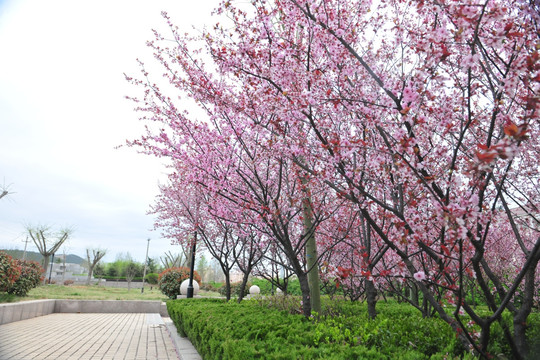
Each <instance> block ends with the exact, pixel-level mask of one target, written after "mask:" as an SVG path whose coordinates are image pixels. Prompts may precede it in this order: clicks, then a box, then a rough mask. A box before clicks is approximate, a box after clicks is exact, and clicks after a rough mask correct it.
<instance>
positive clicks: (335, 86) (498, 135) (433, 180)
mask: <svg viewBox="0 0 540 360" xmlns="http://www.w3.org/2000/svg"><path fill="white" fill-rule="evenodd" d="M216 13H217V14H218V15H223V16H224V18H225V19H226V20H225V21H224V22H223V24H221V25H220V24H217V25H216V26H215V27H214V29H213V30H212V31H205V32H204V33H203V35H202V36H200V37H192V36H189V35H182V34H179V33H178V31H177V30H176V29H175V27H174V25H173V24H172V22H171V21H170V20H169V19H168V18H167V21H168V22H169V25H170V27H171V32H172V37H173V40H174V41H173V42H169V44H171V45H167V44H168V43H167V42H166V41H165V38H164V37H163V36H162V35H160V34H156V40H155V41H154V42H151V43H150V44H149V45H150V46H151V47H152V48H153V49H154V51H155V54H156V58H157V60H158V61H159V63H160V64H161V65H162V66H163V68H164V69H165V74H164V76H165V77H166V78H167V80H168V83H167V85H172V86H173V87H174V88H176V91H179V92H180V93H181V94H183V95H185V96H188V97H191V98H192V99H194V100H196V101H197V103H198V104H200V105H201V107H202V108H203V109H205V111H206V113H207V115H208V118H209V119H208V120H207V121H196V120H195V119H194V118H192V117H191V116H189V114H188V113H186V112H183V111H182V110H180V109H181V107H179V106H180V105H179V103H178V102H177V101H176V99H173V98H172V97H170V96H166V95H165V94H164V92H162V91H161V90H160V89H159V87H158V86H157V85H155V84H154V83H152V82H151V81H150V80H149V79H148V78H147V76H148V74H147V73H146V70H144V67H143V79H142V80H133V79H131V80H132V81H133V82H134V83H135V84H138V85H141V86H143V88H144V89H145V95H144V97H143V98H142V99H135V100H136V101H138V102H139V104H140V106H139V107H138V110H140V111H141V112H143V113H147V114H150V115H149V117H148V120H152V121H155V122H158V123H163V124H165V126H164V128H162V129H159V130H157V131H156V132H154V131H152V129H151V128H149V129H148V133H147V134H146V135H145V136H143V137H142V139H140V140H137V141H134V142H132V143H131V144H132V145H140V146H142V147H143V149H144V150H143V151H146V152H148V153H151V154H154V155H158V156H168V157H170V158H171V159H172V160H173V161H175V162H178V163H181V164H182V166H188V167H190V168H191V169H194V170H193V171H192V173H191V174H190V175H188V177H189V180H190V181H192V182H193V183H198V184H201V185H203V186H204V188H205V189H206V190H207V191H208V193H209V194H210V195H211V197H212V196H214V195H215V196H214V199H215V198H216V197H219V198H220V199H227V200H228V201H229V202H230V203H231V204H236V209H250V210H252V211H253V213H254V214H256V217H255V218H254V220H253V223H254V226H256V227H257V228H258V229H260V231H261V232H262V234H265V235H268V236H269V237H271V238H272V239H274V241H275V243H276V244H277V245H278V247H279V248H280V250H281V251H283V252H284V254H286V255H287V258H288V260H289V261H290V264H291V266H292V268H293V269H294V270H295V273H296V274H297V275H298V277H299V279H300V280H301V281H300V282H301V287H302V292H303V294H304V297H303V300H304V304H306V303H308V304H309V301H310V299H309V288H308V286H307V281H306V280H305V277H306V272H305V269H304V267H305V264H304V262H303V260H302V257H301V256H300V255H301V251H299V250H302V249H303V248H304V247H305V243H306V242H305V239H307V238H309V236H310V235H311V234H312V233H313V234H316V235H317V229H318V228H319V226H320V225H321V224H322V223H323V221H326V220H327V219H328V218H329V217H330V216H329V213H331V212H333V210H331V209H333V208H334V202H333V201H328V198H327V197H325V196H322V194H327V193H328V191H333V192H334V194H335V197H333V198H332V199H334V198H339V199H345V200H347V201H348V202H350V203H351V205H354V206H355V208H356V209H357V211H358V214H359V218H360V219H361V220H362V221H363V223H364V229H365V231H364V234H363V236H362V237H357V239H358V240H359V241H358V242H357V243H356V250H357V252H358V254H359V255H360V256H363V255H362V254H364V253H365V248H366V243H365V242H366V241H368V242H370V241H371V240H370V239H376V240H375V243H377V244H378V247H377V250H376V252H374V253H369V254H367V255H368V257H369V258H370V259H371V260H373V259H375V258H376V257H377V256H378V255H376V254H378V252H379V251H383V252H384V253H385V254H386V253H387V254H389V255H388V257H389V259H390V258H391V257H392V256H395V257H397V260H396V259H394V260H393V264H392V265H391V266H393V267H394V268H393V270H394V271H396V275H397V276H399V277H398V278H402V279H406V280H407V281H409V282H411V283H413V284H414V285H415V287H416V288H418V289H419V291H420V292H421V293H422V294H423V298H424V301H425V302H426V304H429V305H430V306H431V307H432V308H433V309H434V311H435V312H436V313H437V314H438V315H439V316H440V317H441V318H442V319H444V320H445V321H447V322H448V323H449V324H450V325H451V326H452V327H453V328H454V329H455V331H456V333H457V335H458V337H459V338H460V340H461V341H462V342H463V343H464V345H466V346H467V347H471V348H472V349H473V350H474V351H476V352H477V353H479V354H482V355H484V356H487V355H488V354H487V353H486V351H487V347H488V344H489V341H490V331H491V326H492V324H493V323H494V322H497V321H498V322H500V323H501V326H502V327H503V330H504V334H505V337H506V339H507V340H508V343H509V344H510V347H511V349H512V353H513V356H514V357H515V358H518V359H521V358H524V357H525V356H526V354H527V352H528V348H527V343H526V336H525V332H526V329H527V325H526V319H527V317H528V315H529V313H530V311H531V309H532V306H533V300H532V299H533V298H534V291H535V290H534V281H535V278H536V269H537V265H538V262H539V261H540V234H539V232H538V226H537V225H538V220H539V217H538V206H539V200H540V199H539V196H538V195H539V194H538V193H537V189H536V186H535V184H537V183H538V171H537V168H535V166H536V167H537V165H536V161H537V160H536V159H538V155H539V143H538V140H537V139H538V135H539V134H538V132H539V130H540V129H539V127H540V126H539V123H540V122H539V121H538V117H539V102H538V98H539V95H538V91H539V90H540V85H539V82H540V77H539V76H540V75H539V73H540V54H539V37H538V33H539V28H538V24H539V15H538V5H537V4H536V3H535V2H528V1H524V0H491V1H489V0H483V1H480V0H468V1H466V2H454V1H444V0H442V1H441V0H438V1H435V0H424V1H406V0H401V1H399V0H389V1H377V2H372V1H354V0H349V1H347V0H345V1H343V0H341V1H338V0H328V1H313V0H309V1H306V0H281V1H280V0H275V1H263V0H254V1H253V2H252V3H251V6H250V7H246V6H242V7H241V8H240V7H235V6H233V4H232V3H231V2H230V1H225V2H223V3H222V4H221V6H220V7H218V9H217V11H216ZM195 41H198V42H203V43H204V47H203V48H202V49H200V50H197V51H193V49H191V48H190V46H191V45H192V44H193V43H194V42H195ZM201 52H204V53H205V54H207V56H206V57H203V56H199V54H201ZM207 62H209V63H210V64H211V65H206V63H207ZM306 201H307V202H308V203H309V204H311V205H310V209H308V210H307V212H306V210H305V209H306V207H305V206H304V212H303V213H302V212H301V211H302V204H304V205H305V204H306ZM213 206H215V207H214V209H215V211H217V213H218V214H220V216H223V217H227V215H226V213H227V211H229V210H226V209H224V208H223V207H220V206H218V204H214V205H213ZM218 209H219V210H218ZM516 209H519V210H520V211H522V212H523V213H524V215H523V216H524V217H525V218H527V219H528V220H527V221H529V222H532V223H533V225H534V226H530V227H529V228H528V229H527V230H525V229H524V228H523V227H520V226H519V225H518V222H519V221H517V220H516ZM311 210H313V214H314V215H313V216H314V219H315V222H314V223H313V224H311V226H308V227H307V228H306V227H304V226H303V224H302V220H304V219H300V216H301V215H299V214H302V215H305V214H308V213H309V212H310V211H311ZM237 211H238V210H237ZM500 223H502V225H500ZM504 226H506V228H507V229H511V232H510V233H509V234H508V237H507V238H506V241H507V242H510V243H512V244H513V245H512V246H511V247H512V249H515V251H516V252H517V253H516V255H515V257H513V260H515V261H514V269H515V271H514V272H513V273H511V274H510V275H508V272H498V270H497V269H496V268H495V267H497V266H498V265H497V263H496V262H495V261H493V259H494V257H493V256H492V255H490V250H489V245H490V244H492V243H497V238H498V237H499V236H500V232H498V231H497V229H498V228H504ZM330 238H331V237H327V239H330ZM318 242H319V243H320V241H318ZM330 248H331V247H330ZM385 260H386V259H382V257H381V259H380V260H379V261H381V262H380V263H379V262H377V264H385ZM371 266H372V268H371V269H368V270H369V272H368V271H365V277H366V279H367V280H369V279H370V277H372V276H373V273H374V270H375V268H373V266H375V264H373V265H371ZM381 270H387V271H388V269H381ZM379 272H380V271H379ZM502 273H504V274H507V275H505V276H504V281H503V278H501V276H502V275H501V274H502ZM467 279H474V281H475V283H476V285H477V287H478V289H479V291H480V292H481V293H482V295H483V296H484V297H485V298H486V301H487V303H488V306H489V308H490V311H491V314H490V316H489V317H487V318H485V317H481V316H479V315H478V314H477V312H476V311H475V310H474V309H473V308H472V307H471V306H469V305H468V304H467V303H466V302H465V301H464V296H465V291H466V289H467V286H468V285H467ZM491 285H493V286H491ZM493 287H494V288H495V293H492V288H493ZM520 287H521V288H522V289H523V299H525V300H524V301H520V302H517V301H515V300H514V298H515V293H516V291H517V290H518V289H519V288H520ZM442 296H444V297H445V299H446V301H448V302H449V303H450V304H454V312H453V314H452V315H450V314H448V313H447V312H446V311H445V309H444V307H443V305H442V304H441V301H440V299H441V297H442ZM504 310H509V311H510V312H511V313H512V314H513V316H514V330H513V333H512V332H511V330H510V329H509V328H508V326H507V325H506V323H505V322H504V321H503V320H502V316H501V314H502V312H503V311H504ZM304 311H305V312H308V311H310V306H309V305H307V306H306V307H305V308H304ZM463 311H465V312H466V313H467V314H468V316H469V317H470V318H471V319H472V321H473V323H475V324H477V325H478V326H479V327H480V328H481V331H480V334H479V336H478V337H476V335H475V334H474V333H472V332H471V331H470V329H469V327H468V326H467V325H466V324H464V323H463V322H462V320H461V318H460V316H459V315H460V313H462V312H463Z"/></svg>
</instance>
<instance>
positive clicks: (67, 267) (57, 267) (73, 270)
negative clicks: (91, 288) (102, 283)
mask: <svg viewBox="0 0 540 360" xmlns="http://www.w3.org/2000/svg"><path fill="white" fill-rule="evenodd" d="M47 272H48V273H50V274H51V280H55V281H56V282H63V281H66V280H73V281H75V282H85V281H86V279H88V270H87V269H86V268H85V267H83V266H81V265H79V264H73V263H50V264H49V268H48V269H47ZM46 278H47V279H48V278H49V274H46ZM91 280H94V277H93V276H92V278H91Z"/></svg>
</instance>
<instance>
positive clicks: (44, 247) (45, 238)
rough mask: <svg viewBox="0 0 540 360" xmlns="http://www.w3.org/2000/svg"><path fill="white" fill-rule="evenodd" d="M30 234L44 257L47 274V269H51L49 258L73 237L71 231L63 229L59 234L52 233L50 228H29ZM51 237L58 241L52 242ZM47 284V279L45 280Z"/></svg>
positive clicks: (44, 269) (44, 268) (44, 267)
mask: <svg viewBox="0 0 540 360" xmlns="http://www.w3.org/2000/svg"><path fill="white" fill-rule="evenodd" d="M26 230H27V231H28V234H29V235H30V237H31V238H32V240H33V241H34V244H36V247H37V248H38V251H39V253H40V254H41V255H43V271H44V273H45V274H47V268H48V267H49V257H50V256H51V255H54V254H55V253H56V251H58V249H59V248H60V246H62V244H63V243H64V242H65V241H66V240H67V239H68V237H69V236H70V235H71V233H72V230H71V229H62V230H60V231H59V232H58V233H56V234H54V233H52V232H51V228H50V226H28V227H27V228H26ZM51 237H55V238H56V239H54V240H52V239H50V238H51ZM43 281H44V283H45V278H43Z"/></svg>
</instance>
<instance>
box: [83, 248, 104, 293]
mask: <svg viewBox="0 0 540 360" xmlns="http://www.w3.org/2000/svg"><path fill="white" fill-rule="evenodd" d="M106 254H107V250H101V249H92V258H90V249H86V259H87V261H88V278H87V279H86V285H90V279H92V273H93V272H94V267H95V266H96V265H97V263H98V262H99V261H100V260H101V259H103V257H104V256H105V255H106Z"/></svg>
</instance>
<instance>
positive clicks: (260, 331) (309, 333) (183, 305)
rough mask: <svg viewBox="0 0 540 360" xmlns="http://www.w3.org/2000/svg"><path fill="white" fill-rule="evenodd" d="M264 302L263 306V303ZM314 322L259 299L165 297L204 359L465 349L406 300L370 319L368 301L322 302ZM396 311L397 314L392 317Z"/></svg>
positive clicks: (434, 353)
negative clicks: (321, 311) (322, 307)
mask: <svg viewBox="0 0 540 360" xmlns="http://www.w3.org/2000/svg"><path fill="white" fill-rule="evenodd" d="M261 305H263V306H261ZM328 305H330V306H332V309H330V310H329V309H324V310H323V312H325V313H330V312H333V313H339V312H341V313H339V314H338V315H336V316H323V317H321V319H320V320H319V321H316V320H314V319H306V318H305V317H304V316H303V315H293V314H290V313H288V312H287V311H281V310H276V309H274V308H273V307H272V306H269V305H268V304H265V302H264V300H256V301H255V300H249V301H244V302H242V303H241V304H237V303H236V302H226V301H224V300H222V299H182V300H176V301H169V302H167V309H168V312H169V314H170V316H171V318H172V319H173V321H174V323H175V325H176V327H177V329H178V330H179V332H180V333H181V334H182V335H184V336H188V337H189V338H190V340H191V341H192V343H193V344H194V346H195V347H196V348H197V350H198V351H199V353H200V354H201V356H202V357H203V358H205V359H257V358H261V359H262V358H264V359H429V358H430V357H431V358H436V359H443V358H454V357H456V356H458V357H459V356H462V355H467V354H465V353H464V352H463V349H461V347H460V344H459V342H458V341H457V340H456V336H455V334H454V333H453V331H452V329H451V328H450V326H448V324H446V323H445V322H444V321H442V320H441V319H438V318H422V315H421V314H420V312H418V311H414V310H413V311H409V309H410V307H409V306H407V305H404V304H397V303H389V304H384V305H383V306H380V307H379V315H378V317H377V319H375V320H370V319H369V317H368V315H367V309H366V305H365V304H362V303H351V302H345V301H334V302H331V303H325V304H324V306H325V307H326V306H328ZM396 314H398V316H396Z"/></svg>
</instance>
